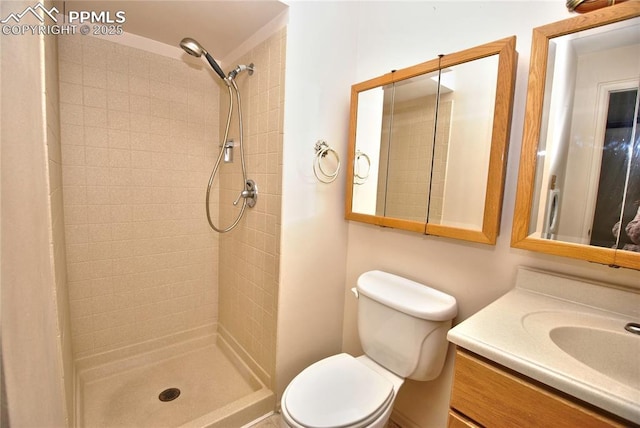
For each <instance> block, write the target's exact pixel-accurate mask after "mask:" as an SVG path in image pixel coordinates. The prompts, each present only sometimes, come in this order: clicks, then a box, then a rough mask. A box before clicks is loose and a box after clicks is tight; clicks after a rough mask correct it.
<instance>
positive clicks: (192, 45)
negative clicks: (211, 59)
mask: <svg viewBox="0 0 640 428" xmlns="http://www.w3.org/2000/svg"><path fill="white" fill-rule="evenodd" d="M180 47H181V48H182V49H184V51H185V52H186V53H188V54H189V55H193V56H195V57H200V56H202V54H206V53H207V51H206V50H205V48H203V47H202V45H201V44H200V43H198V41H197V40H194V39H192V38H190V37H185V38H184V39H182V41H181V42H180Z"/></svg>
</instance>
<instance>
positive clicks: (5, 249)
mask: <svg viewBox="0 0 640 428" xmlns="http://www.w3.org/2000/svg"><path fill="white" fill-rule="evenodd" d="M30 5H32V4H30V3H27V2H22V3H19V2H13V3H9V4H7V3H2V4H1V6H0V16H7V15H8V14H9V13H11V12H20V11H21V10H23V9H24V8H25V7H27V6H30ZM44 45H45V40H44V37H42V36H41V37H38V36H2V38H1V46H2V48H1V52H2V56H1V63H0V67H1V72H0V73H1V76H2V80H1V82H0V84H1V89H0V93H2V133H1V141H2V168H1V169H2V181H1V182H2V360H3V361H2V364H3V369H4V373H3V374H4V376H5V377H4V379H3V381H4V383H5V384H6V394H7V396H6V400H7V402H8V407H9V417H8V420H9V423H10V424H11V425H12V426H25V427H27V426H66V425H67V423H68V414H67V407H66V402H65V398H66V397H65V383H64V382H65V377H64V376H65V373H64V369H65V368H66V369H68V370H69V371H70V370H72V368H71V367H69V365H68V364H67V366H66V367H65V366H64V364H63V353H64V355H66V356H67V357H68V356H69V354H70V352H69V346H70V345H69V342H68V334H69V331H68V329H65V328H64V327H63V326H61V324H60V323H64V324H66V325H68V322H67V315H65V314H62V313H60V310H61V309H62V310H64V309H66V304H65V303H64V302H63V301H62V300H66V296H65V293H66V288H65V287H64V286H62V285H61V288H60V289H58V290H56V283H55V280H56V274H58V275H60V277H61V278H60V279H61V280H63V279H64V278H62V277H63V276H64V274H62V273H60V271H57V272H56V270H55V268H56V266H55V265H54V262H55V261H56V260H55V258H56V257H58V256H60V254H59V253H58V248H54V246H53V245H52V244H51V241H52V236H53V235H52V234H53V233H54V232H55V230H54V229H56V230H57V229H58V228H57V224H58V222H59V219H60V216H59V214H61V204H60V201H59V196H57V195H56V194H55V193H56V192H57V190H56V189H59V177H60V172H59V170H58V171H52V173H51V177H50V176H49V169H48V168H49V167H51V168H54V167H55V163H56V162H55V159H56V158H58V159H59V154H58V155H56V154H54V152H55V151H57V152H59V147H57V149H54V148H52V147H50V149H51V152H48V150H47V144H49V145H55V146H57V145H58V144H59V143H58V142H57V138H59V137H58V136H56V135H53V133H55V130H54V128H55V126H53V125H52V123H53V122H55V121H56V120H57V116H56V115H57V112H56V111H55V106H54V109H48V108H47V107H51V106H47V105H46V97H47V96H49V95H51V94H48V93H46V91H47V90H51V88H50V87H49V88H48V87H45V79H44V73H45V69H46V68H47V67H48V66H49V65H50V64H51V60H52V58H51V57H50V58H48V60H49V61H48V62H47V63H46V64H45V56H44ZM53 60H55V58H53ZM49 83H50V80H49ZM53 103H54V104H55V102H53ZM48 114H49V115H54V116H53V117H50V116H47V115H48ZM53 140H56V141H53ZM50 179H51V180H57V182H50ZM50 192H51V193H50ZM50 198H52V199H53V200H51V199H50ZM52 202H53V204H54V206H52V205H50V204H51V203H52ZM52 211H57V212H52ZM54 222H55V223H56V224H54ZM54 251H55V252H56V253H54ZM67 361H68V360H67ZM66 376H67V379H68V380H70V379H71V378H72V373H69V372H68V373H66ZM66 391H67V393H69V391H70V389H67V390H66ZM5 418H6V416H3V420H6V419H5Z"/></svg>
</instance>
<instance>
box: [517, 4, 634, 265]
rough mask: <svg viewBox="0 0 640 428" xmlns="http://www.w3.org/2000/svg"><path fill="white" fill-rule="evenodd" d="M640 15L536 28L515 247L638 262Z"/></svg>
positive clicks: (627, 11) (607, 15) (629, 7)
mask: <svg viewBox="0 0 640 428" xmlns="http://www.w3.org/2000/svg"><path fill="white" fill-rule="evenodd" d="M639 16H640V2H631V1H630V2H625V3H621V4H618V5H615V6H611V7H606V8H603V9H599V10H596V11H593V12H590V13H587V14H585V15H581V16H577V17H575V18H570V19H567V20H564V21H560V22H556V23H552V24H549V25H545V26H542V27H538V28H535V29H534V30H533V41H532V49H531V65H530V70H529V83H528V93H527V104H526V112H525V124H524V133H523V142H522V153H521V158H520V170H519V173H518V189H517V194H516V206H515V213H514V223H513V231H512V237H511V246H512V247H515V248H522V249H526V250H531V251H538V252H542V253H547V254H553V255H559V256H565V257H572V258H576V259H582V260H588V261H591V262H597V263H603V264H608V265H613V266H622V267H628V268H633V269H640V129H639V126H638V125H639V124H640V115H639V113H638V111H639V99H640V95H639V90H638V87H639V82H640V17H639Z"/></svg>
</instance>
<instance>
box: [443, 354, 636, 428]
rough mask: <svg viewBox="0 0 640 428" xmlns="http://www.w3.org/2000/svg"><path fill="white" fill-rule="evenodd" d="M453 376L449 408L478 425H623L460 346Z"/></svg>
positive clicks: (592, 427)
mask: <svg viewBox="0 0 640 428" xmlns="http://www.w3.org/2000/svg"><path fill="white" fill-rule="evenodd" d="M454 376H455V377H454V382H453V391H452V394H451V408H452V409H454V410H456V411H457V412H458V413H461V414H463V415H465V416H466V417H468V418H471V419H472V420H473V421H474V422H475V423H477V424H479V425H481V426H486V427H492V428H493V427H496V428H501V427H505V428H513V427H526V428H534V427H540V428H543V427H554V428H562V427H566V428H575V427H590V428H596V427H623V426H625V425H624V424H620V423H618V422H616V421H614V420H612V419H609V418H607V417H605V416H603V415H600V414H598V413H596V412H595V411H593V410H591V409H590V408H587V407H585V406H583V405H582V404H580V403H578V402H573V401H570V400H569V399H567V398H565V397H563V396H560V395H559V394H558V393H556V392H555V391H552V390H547V389H546V388H544V387H543V386H542V385H538V384H535V383H533V382H530V381H529V380H528V379H525V378H524V377H522V378H521V377H519V376H516V375H514V374H512V373H509V372H507V371H505V370H502V369H501V368H499V367H497V366H494V365H492V364H489V363H487V362H485V361H483V360H481V359H479V358H476V357H475V356H473V355H471V354H469V353H466V352H461V351H460V350H458V352H457V353H456V363H455V375H454ZM454 426H456V425H454ZM462 426H464V425H462Z"/></svg>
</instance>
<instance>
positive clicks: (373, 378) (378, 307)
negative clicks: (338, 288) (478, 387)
mask: <svg viewBox="0 0 640 428" xmlns="http://www.w3.org/2000/svg"><path fill="white" fill-rule="evenodd" d="M356 289H357V293H356V294H357V296H358V334H359V337H360V342H361V344H362V348H363V350H364V352H365V354H364V355H361V356H359V357H357V358H356V357H353V356H351V355H349V354H345V353H342V354H337V355H333V356H331V357H327V358H325V359H323V360H320V361H318V362H316V363H314V364H312V365H310V366H309V367H307V368H306V369H304V370H303V371H302V372H300V374H298V375H297V376H296V377H295V378H294V379H293V380H292V381H291V383H289V385H288V386H287V388H286V389H285V391H284V394H283V395H282V399H281V402H280V405H281V412H282V419H283V423H284V424H285V425H284V426H287V427H291V428H363V427H371V428H378V427H380V428H382V427H384V426H385V424H386V422H387V421H388V420H389V416H390V415H391V411H392V409H393V403H394V402H395V399H396V397H397V394H398V391H399V389H400V387H401V386H402V384H403V383H404V379H405V378H409V379H414V380H420V381H424V380H431V379H434V378H436V377H437V376H439V374H440V372H441V371H442V367H443V366H444V360H445V357H446V352H447V347H448V342H447V339H446V334H447V332H448V330H449V328H450V327H451V322H452V320H453V318H454V317H455V316H456V314H457V303H456V300H455V298H453V297H452V296H449V295H447V294H445V293H442V292H440V291H438V290H435V289H433V288H430V287H427V286H425V285H423V284H419V283H417V282H414V281H411V280H409V279H406V278H402V277H399V276H396V275H393V274H390V273H386V272H381V271H370V272H365V273H364V274H362V275H360V277H359V278H358V281H357V285H356Z"/></svg>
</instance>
